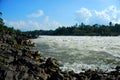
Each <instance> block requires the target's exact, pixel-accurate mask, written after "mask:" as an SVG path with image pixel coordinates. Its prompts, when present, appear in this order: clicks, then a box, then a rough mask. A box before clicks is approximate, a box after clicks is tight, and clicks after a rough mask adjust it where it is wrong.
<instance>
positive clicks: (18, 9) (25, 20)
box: [0, 0, 120, 31]
mask: <svg viewBox="0 0 120 80" xmlns="http://www.w3.org/2000/svg"><path fill="white" fill-rule="evenodd" d="M119 6H120V0H0V11H1V12H2V13H3V15H2V18H3V19H4V22H5V24H6V25H8V26H10V27H14V28H15V29H20V30H22V31H26V30H36V29H37V30H40V29H45V30H49V29H56V28H57V27H59V26H70V25H74V24H76V23H78V24H80V23H81V22H83V23H85V24H95V23H98V24H108V23H109V22H110V21H112V22H113V23H120V7H119Z"/></svg>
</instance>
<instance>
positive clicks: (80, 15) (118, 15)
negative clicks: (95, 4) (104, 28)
mask: <svg viewBox="0 0 120 80" xmlns="http://www.w3.org/2000/svg"><path fill="white" fill-rule="evenodd" d="M75 20H76V21H77V22H79V23H81V22H83V23H86V24H96V23H98V24H108V23H109V22H110V21H111V22H113V23H120V9H118V8H117V7H116V6H114V5H112V6H109V7H107V8H105V9H104V10H100V11H97V10H90V9H87V8H85V7H82V8H80V9H79V10H77V11H76V18H75Z"/></svg>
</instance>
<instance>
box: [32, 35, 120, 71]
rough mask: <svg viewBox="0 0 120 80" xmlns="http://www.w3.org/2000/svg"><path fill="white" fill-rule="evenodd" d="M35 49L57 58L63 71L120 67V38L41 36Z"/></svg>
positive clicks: (36, 41)
mask: <svg viewBox="0 0 120 80" xmlns="http://www.w3.org/2000/svg"><path fill="white" fill-rule="evenodd" d="M32 41H33V42H35V43H36V47H35V48H34V49H36V50H40V51H41V52H42V55H43V56H45V57H55V58H56V59H57V60H58V62H59V63H60V64H61V65H60V68H61V69H62V70H73V71H75V72H77V73H78V72H81V71H82V70H83V69H89V68H91V69H97V68H98V67H99V69H102V70H110V69H112V68H114V67H115V66H117V65H120V37H99V36H98V37H96V36H91V37H90V36H40V37H39V38H37V39H32Z"/></svg>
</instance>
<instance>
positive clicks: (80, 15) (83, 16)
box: [76, 8, 92, 23]
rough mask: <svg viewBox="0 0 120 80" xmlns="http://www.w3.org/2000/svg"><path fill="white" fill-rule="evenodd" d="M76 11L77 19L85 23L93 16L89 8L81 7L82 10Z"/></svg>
mask: <svg viewBox="0 0 120 80" xmlns="http://www.w3.org/2000/svg"><path fill="white" fill-rule="evenodd" d="M76 13H77V17H76V20H78V21H84V22H85V23H87V22H88V21H89V18H90V17H91V16H92V14H91V12H90V11H89V10H88V9H87V8H81V9H80V10H77V11H76Z"/></svg>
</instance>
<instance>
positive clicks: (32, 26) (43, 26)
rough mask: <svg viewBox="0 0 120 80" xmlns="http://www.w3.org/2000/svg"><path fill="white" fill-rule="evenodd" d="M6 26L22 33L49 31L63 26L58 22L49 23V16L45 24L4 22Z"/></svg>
mask: <svg viewBox="0 0 120 80" xmlns="http://www.w3.org/2000/svg"><path fill="white" fill-rule="evenodd" d="M4 22H5V24H6V25H8V26H10V27H14V28H15V29H20V30H22V31H31V30H40V29H42V30H49V29H55V28H57V27H59V26H61V24H60V23H59V22H58V21H55V20H54V21H49V16H46V17H45V19H44V20H43V22H37V21H32V20H29V21H24V20H20V21H7V20H5V21H4Z"/></svg>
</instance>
